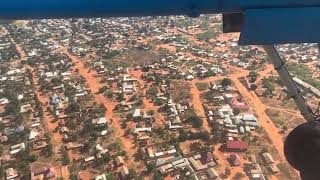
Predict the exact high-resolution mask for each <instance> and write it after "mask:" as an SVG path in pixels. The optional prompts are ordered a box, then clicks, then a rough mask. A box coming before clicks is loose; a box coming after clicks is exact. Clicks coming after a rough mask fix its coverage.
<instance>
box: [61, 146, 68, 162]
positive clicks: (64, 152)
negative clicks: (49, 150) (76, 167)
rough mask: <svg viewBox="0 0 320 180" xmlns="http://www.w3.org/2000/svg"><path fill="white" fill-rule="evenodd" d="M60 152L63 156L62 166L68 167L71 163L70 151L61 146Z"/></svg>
mask: <svg viewBox="0 0 320 180" xmlns="http://www.w3.org/2000/svg"><path fill="white" fill-rule="evenodd" d="M60 152H61V156H62V164H63V165H68V164H69V163H70V158H69V155H68V151H67V150H66V148H65V147H64V146H61V149H60Z"/></svg>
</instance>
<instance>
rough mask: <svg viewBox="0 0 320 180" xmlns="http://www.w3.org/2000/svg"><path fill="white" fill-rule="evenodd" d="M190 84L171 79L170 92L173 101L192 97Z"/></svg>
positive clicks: (181, 100)
mask: <svg viewBox="0 0 320 180" xmlns="http://www.w3.org/2000/svg"><path fill="white" fill-rule="evenodd" d="M190 90H191V84H190V83H189V82H185V81H172V82H171V94H172V98H173V101H174V102H184V101H185V100H190V99H192V96H191V93H190Z"/></svg>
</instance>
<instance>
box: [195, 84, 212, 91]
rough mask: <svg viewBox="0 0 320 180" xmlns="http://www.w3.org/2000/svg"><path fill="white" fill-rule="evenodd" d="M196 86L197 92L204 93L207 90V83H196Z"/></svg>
mask: <svg viewBox="0 0 320 180" xmlns="http://www.w3.org/2000/svg"><path fill="white" fill-rule="evenodd" d="M196 86H197V89H198V90H199V91H205V90H207V89H208V88H209V83H206V82H205V83H196Z"/></svg>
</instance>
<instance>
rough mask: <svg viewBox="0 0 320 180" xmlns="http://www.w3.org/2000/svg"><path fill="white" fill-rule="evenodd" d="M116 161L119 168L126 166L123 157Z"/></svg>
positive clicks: (117, 158) (118, 157)
mask: <svg viewBox="0 0 320 180" xmlns="http://www.w3.org/2000/svg"><path fill="white" fill-rule="evenodd" d="M115 161H116V164H117V166H122V165H123V164H124V160H123V158H122V156H117V157H116V159H115Z"/></svg>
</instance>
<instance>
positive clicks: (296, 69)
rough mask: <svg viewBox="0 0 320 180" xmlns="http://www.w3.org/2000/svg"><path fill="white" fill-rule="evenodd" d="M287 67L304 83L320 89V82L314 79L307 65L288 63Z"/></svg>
mask: <svg viewBox="0 0 320 180" xmlns="http://www.w3.org/2000/svg"><path fill="white" fill-rule="evenodd" d="M287 67H288V69H289V71H290V72H291V73H293V74H294V75H295V76H297V77H298V78H299V79H301V80H302V81H304V82H306V83H308V84H310V85H312V86H314V87H315V88H318V89H319V88H320V81H319V80H317V79H315V78H313V77H312V73H311V71H310V69H309V68H308V67H307V66H306V65H304V64H298V63H287Z"/></svg>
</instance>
